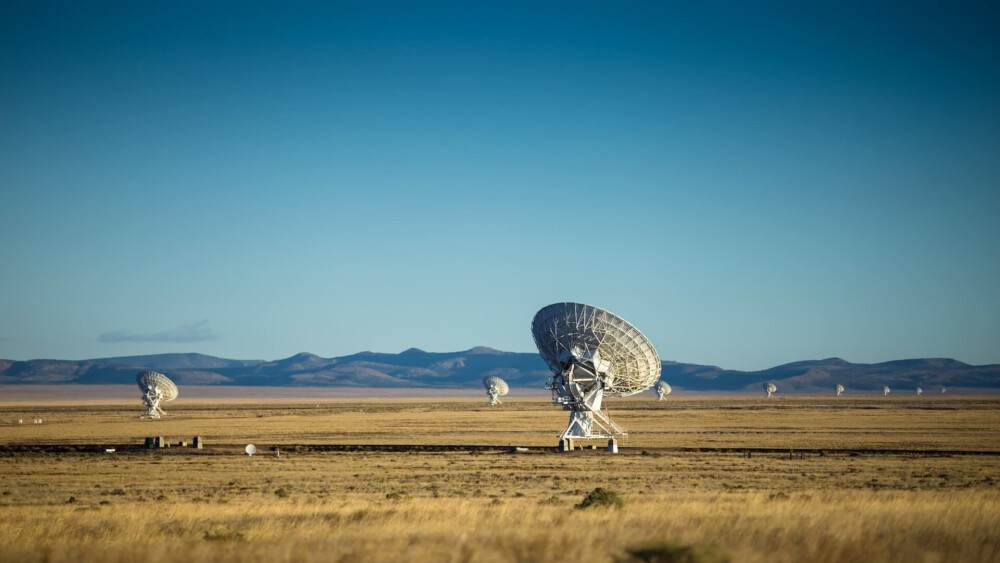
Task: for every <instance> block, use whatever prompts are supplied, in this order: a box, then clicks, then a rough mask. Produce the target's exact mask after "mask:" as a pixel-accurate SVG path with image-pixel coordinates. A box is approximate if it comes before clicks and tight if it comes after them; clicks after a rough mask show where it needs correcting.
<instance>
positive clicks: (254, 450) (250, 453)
mask: <svg viewBox="0 0 1000 563" xmlns="http://www.w3.org/2000/svg"><path fill="white" fill-rule="evenodd" d="M243 451H245V452H246V453H247V455H248V456H253V454H255V453H257V446H255V445H253V444H247V447H245V448H243Z"/></svg>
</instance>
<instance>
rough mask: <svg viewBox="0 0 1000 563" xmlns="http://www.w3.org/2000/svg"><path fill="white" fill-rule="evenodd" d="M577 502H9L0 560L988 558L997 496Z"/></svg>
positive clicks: (995, 544) (999, 536) (998, 550)
mask: <svg viewBox="0 0 1000 563" xmlns="http://www.w3.org/2000/svg"><path fill="white" fill-rule="evenodd" d="M576 500H579V499H575V498H574V499H570V498H564V499H559V502H555V501H550V500H548V499H541V500H539V499H535V498H525V497H518V498H505V499H502V500H499V501H497V500H493V499H454V498H437V499H434V498H431V499H428V498H417V499H407V498H405V497H404V498H403V499H401V500H388V499H384V500H378V501H373V500H347V501H342V502H336V501H334V502H329V503H309V502H301V501H296V500H287V499H278V500H275V501H267V502H265V501H256V502H234V503H231V504H227V505H218V504H192V503H189V502H185V503H176V504H153V503H146V504H142V503H133V504H128V505H121V506H118V505H112V506H99V507H96V508H93V507H74V506H70V505H67V506H43V507H8V508H5V509H4V510H3V513H2V514H3V519H2V521H0V559H2V560H5V561H123V562H124V561H205V560H221V561H268V562H271V561H360V560H367V561H374V560H378V561H400V560H403V561H473V560H474V561H582V562H586V561H611V560H613V559H614V558H615V557H623V556H624V555H625V549H626V548H628V547H629V546H634V545H638V544H641V543H642V542H644V541H648V540H662V539H670V538H680V539H681V540H682V541H683V542H712V543H717V544H718V545H719V547H720V548H721V550H722V551H724V552H727V553H729V554H730V555H731V556H732V558H733V559H734V560H736V561H804V560H806V561H815V562H826V561H830V562H834V561H900V562H902V561H995V560H997V559H998V558H1000V532H998V530H1000V495H998V494H997V493H996V492H988V493H987V492H982V491H958V492H949V493H940V492H888V493H877V494H873V493H869V492H861V491H848V492H826V493H823V494H820V495H808V494H795V495H790V496H783V495H777V496H775V495H773V494H769V493H760V492H754V493H694V494H692V493H680V494H670V495H646V496H642V497H637V496H627V498H626V505H625V507H624V508H622V509H620V510H611V509H588V510H578V509H574V508H572V505H573V502H575V501H576Z"/></svg>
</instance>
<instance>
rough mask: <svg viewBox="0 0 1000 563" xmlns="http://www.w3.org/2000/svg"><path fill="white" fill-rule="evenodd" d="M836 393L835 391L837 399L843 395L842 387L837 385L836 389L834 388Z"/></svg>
mask: <svg viewBox="0 0 1000 563" xmlns="http://www.w3.org/2000/svg"><path fill="white" fill-rule="evenodd" d="M836 391H837V396H838V397H839V396H841V395H843V394H844V386H843V385H841V384H839V383H838V384H837V387H836Z"/></svg>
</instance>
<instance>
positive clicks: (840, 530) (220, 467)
mask: <svg viewBox="0 0 1000 563" xmlns="http://www.w3.org/2000/svg"><path fill="white" fill-rule="evenodd" d="M609 406H610V410H611V414H612V416H613V417H614V418H615V420H616V421H617V422H619V423H621V424H622V425H623V426H624V427H626V428H627V429H628V430H629V431H630V436H629V439H628V441H627V443H624V442H623V443H622V446H627V447H623V450H622V453H620V454H618V455H613V454H609V453H607V452H604V451H579V452H572V453H562V454H560V453H552V452H550V451H548V449H547V448H551V446H554V445H555V442H556V434H557V433H558V432H559V431H561V430H562V429H563V428H564V427H565V424H566V420H567V415H566V413H564V412H562V411H559V410H558V409H557V408H555V407H553V406H551V405H549V404H548V402H547V401H544V400H540V399H523V400H517V399H511V400H508V401H506V404H504V405H502V406H500V407H497V408H489V407H486V406H485V398H483V399H476V400H469V399H465V398H461V397H450V398H444V399H430V398H426V397H424V398H414V399H379V400H374V399H372V400H362V399H350V400H348V399H317V400H315V401H304V400H301V399H282V400H270V401H268V400H262V399H253V400H240V401H236V400H233V401H207V400H205V401H198V400H187V401H184V400H178V401H175V402H173V403H168V404H165V405H164V407H165V408H166V410H167V412H168V415H167V416H166V417H165V418H163V419H161V420H157V421H153V420H139V419H138V418H137V416H138V414H139V413H140V412H142V410H143V409H142V406H141V403H140V401H139V400H138V398H137V399H135V400H133V401H118V402H110V403H107V402H106V403H99V402H92V403H87V404H82V405H75V404H71V403H57V402H51V403H11V402H8V403H0V560H2V561H202V560H222V561H268V562H271V561H427V560H430V561H608V562H610V561H628V560H637V559H634V558H633V557H632V556H631V555H630V551H631V552H632V553H635V554H638V555H640V556H643V555H644V554H643V553H641V552H639V551H636V549H637V548H641V547H644V546H646V547H650V548H651V549H650V550H649V553H647V554H645V556H646V557H647V559H648V560H659V561H725V560H732V561H803V560H809V561H814V562H827V561H830V562H833V561H1000V455H997V453H998V452H1000V399H998V398H994V397H986V398H974V397H948V398H945V397H929V398H926V397H925V398H919V399H918V398H916V397H910V398H903V397H899V398H888V399H884V398H881V397H878V398H875V397H866V398H853V399H851V398H847V397H843V398H840V399H836V398H834V397H822V398H817V397H813V398H783V399H780V400H772V401H765V400H762V399H760V398H747V397H699V398H693V399H684V398H680V397H676V398H674V397H671V398H668V400H667V401H664V402H662V403H657V402H655V401H652V400H650V399H649V398H648V397H647V398H645V399H642V400H640V399H636V398H632V399H628V400H619V401H615V402H612V403H610V405H609ZM35 417H41V418H42V420H43V424H39V425H35V424H31V423H30V422H31V419H32V418H35ZM15 418H22V419H24V420H25V424H23V425H20V426H18V425H14V424H11V420H13V419H15ZM195 435H199V436H202V437H203V438H204V440H205V442H206V444H207V446H206V449H204V450H201V451H197V450H193V449H191V448H179V447H177V446H176V444H177V443H178V442H180V441H181V440H187V441H190V439H191V438H192V437H193V436H195ZM146 436H164V437H165V438H166V439H167V440H168V441H171V442H173V443H174V444H175V446H174V447H171V448H168V449H163V450H148V451H146V450H143V451H138V452H135V451H130V452H125V451H121V452H118V453H114V454H104V453H83V452H72V451H57V452H45V451H37V452H32V451H25V450H28V449H30V448H27V447H26V446H31V445H38V444H63V445H74V444H75V445H107V446H111V445H124V444H138V443H141V442H142V441H143V438H145V437H146ZM249 442H253V443H255V444H256V445H257V446H258V448H259V450H260V452H261V453H259V454H258V455H256V456H254V457H252V458H249V457H247V456H246V455H241V452H242V446H243V445H244V444H246V443H249ZM317 444H442V445H444V444H456V445H495V446H527V447H531V448H539V449H537V450H530V451H529V452H528V453H516V454H515V453H508V452H506V451H505V449H506V448H498V449H496V450H493V451H486V452H478V451H475V452H469V451H447V452H406V451H403V452H381V451H367V452H323V451H316V450H315V449H312V448H310V447H309V445H317ZM19 446H21V447H19ZM706 446H707V447H716V448H736V449H737V450H739V449H740V448H778V449H790V450H793V451H792V452H791V453H788V452H782V451H777V452H768V453H761V452H756V453H752V455H750V456H749V457H748V456H747V454H746V453H743V452H742V451H731V452H730V451H704V452H699V451H690V450H682V449H681V448H693V447H706ZM542 447H544V448H546V449H544V450H543V449H541V448H542ZM797 448H798V449H809V450H810V452H815V451H817V450H823V452H822V453H807V454H796V453H795V452H794V449H797ZM275 449H280V450H281V452H282V455H281V456H280V457H278V456H276V455H275V451H274V450H275ZM893 450H906V452H905V453H898V452H897V453H894V452H893ZM943 450H948V451H951V452H952V453H941V452H942V451H943ZM872 451H878V452H879V453H871V452H872ZM956 451H959V452H969V453H954V452H956ZM973 452H979V453H978V454H973ZM990 452H992V453H990ZM596 487H602V488H605V489H610V490H613V491H616V492H618V493H619V494H620V496H621V498H622V499H623V500H624V505H623V506H622V507H621V508H603V507H590V508H586V509H579V508H575V506H576V505H577V504H578V503H580V501H581V500H582V499H583V498H584V496H585V495H586V494H587V493H588V492H590V491H591V490H593V489H595V488H596ZM657 542H658V543H657ZM656 556H658V557H659V559H655V558H653V557H656ZM684 557H687V559H684Z"/></svg>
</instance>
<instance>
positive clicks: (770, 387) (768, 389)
mask: <svg viewBox="0 0 1000 563" xmlns="http://www.w3.org/2000/svg"><path fill="white" fill-rule="evenodd" d="M777 390H778V386H777V385H775V384H773V383H771V382H767V383H765V384H764V392H765V393H767V398H768V399H770V398H771V395H774V392H775V391H777Z"/></svg>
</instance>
